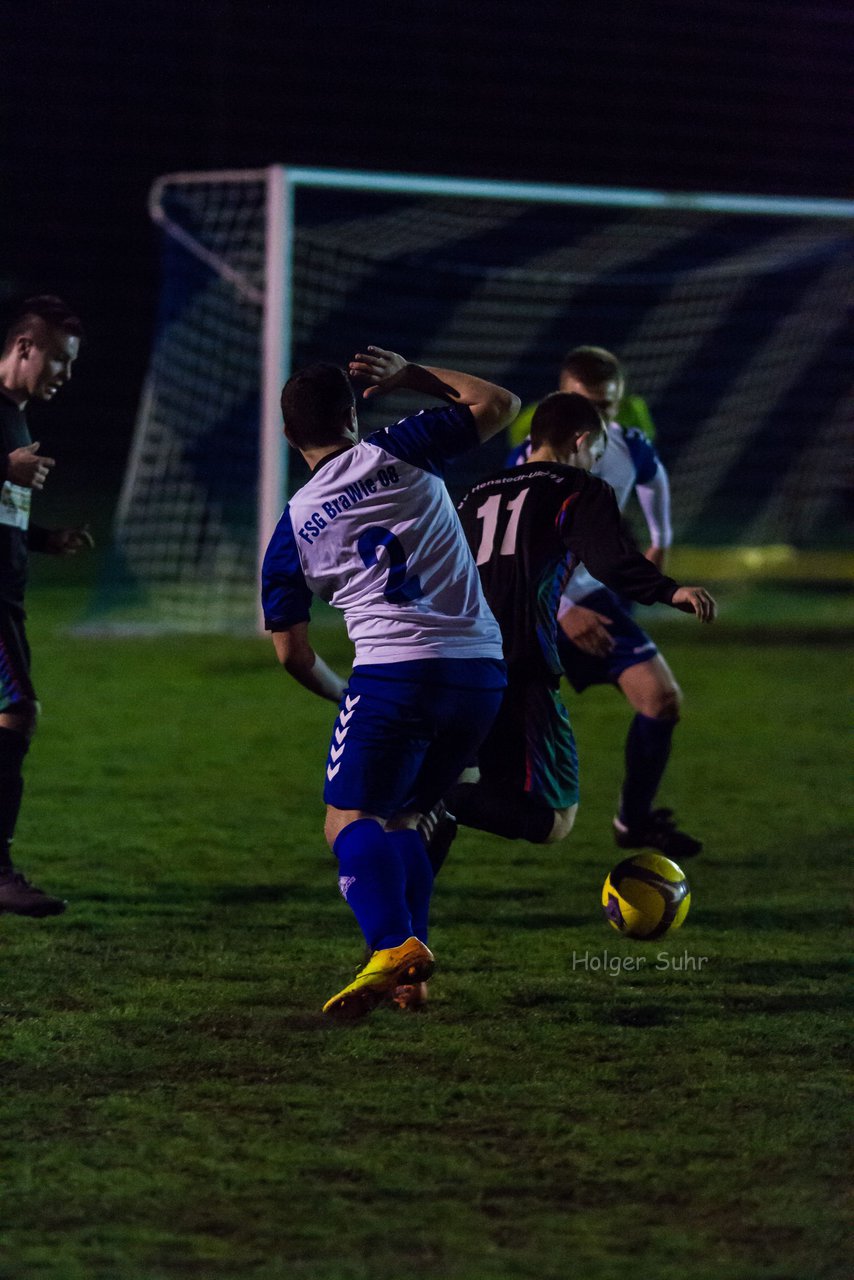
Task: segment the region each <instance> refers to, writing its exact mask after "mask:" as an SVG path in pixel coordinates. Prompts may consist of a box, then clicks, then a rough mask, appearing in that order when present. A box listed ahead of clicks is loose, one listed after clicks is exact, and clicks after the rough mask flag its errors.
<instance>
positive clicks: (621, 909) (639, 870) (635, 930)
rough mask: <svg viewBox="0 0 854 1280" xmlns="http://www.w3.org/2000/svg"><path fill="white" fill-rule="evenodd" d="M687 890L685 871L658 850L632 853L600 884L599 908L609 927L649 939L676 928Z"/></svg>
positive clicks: (684, 913) (684, 912) (685, 910)
mask: <svg viewBox="0 0 854 1280" xmlns="http://www.w3.org/2000/svg"><path fill="white" fill-rule="evenodd" d="M690 905H691V890H690V888H689V887H688V881H687V880H686V879H685V872H684V871H683V870H682V868H681V867H677V865H676V863H675V862H671V861H670V859H669V858H665V857H663V856H662V855H661V854H660V853H636V854H635V856H634V857H633V858H626V859H625V860H624V861H623V862H621V863H619V864H618V865H617V866H616V867H614V870H613V871H612V872H611V874H610V875H609V876H608V878H607V880H606V881H605V883H604V885H603V886H602V909H603V910H604V912H605V916H606V918H607V920H608V923H609V924H610V925H611V927H612V929H616V930H617V932H618V933H622V934H625V936H626V937H627V938H643V939H645V940H646V941H648V942H651V941H652V940H653V939H654V938H660V937H662V936H663V934H665V933H667V932H668V930H670V929H678V928H679V926H680V925H681V924H682V923H683V921H684V919H685V917H686V916H687V914H688V908H689V907H690Z"/></svg>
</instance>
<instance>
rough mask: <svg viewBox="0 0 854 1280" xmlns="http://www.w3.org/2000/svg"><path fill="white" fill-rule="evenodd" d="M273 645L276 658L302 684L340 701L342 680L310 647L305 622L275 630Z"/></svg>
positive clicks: (320, 695)
mask: <svg viewBox="0 0 854 1280" xmlns="http://www.w3.org/2000/svg"><path fill="white" fill-rule="evenodd" d="M273 645H274V647H275V650H276V656H277V657H278V659H279V662H281V664H282V666H283V667H284V668H285V670H286V671H287V672H288V674H289V675H292V676H293V678H294V679H295V680H296V681H298V682H299V683H300V684H301V685H303V687H304V688H306V689H308V690H309V691H310V692H311V693H316V694H317V696H318V697H319V698H328V699H329V701H330V702H336V703H337V702H340V701H341V696H342V694H343V692H344V688H345V685H344V681H343V680H342V679H341V677H340V676H337V675H336V674H335V672H334V671H333V670H332V668H331V667H329V666H327V664H326V663H325V662H324V661H323V659H322V658H321V657H320V655H319V654H318V653H316V652H315V651H314V649H313V648H312V646H311V642H310V641H309V638H308V623H307V622H297V623H296V624H295V625H294V626H292V627H289V628H288V630H287V631H274V632H273Z"/></svg>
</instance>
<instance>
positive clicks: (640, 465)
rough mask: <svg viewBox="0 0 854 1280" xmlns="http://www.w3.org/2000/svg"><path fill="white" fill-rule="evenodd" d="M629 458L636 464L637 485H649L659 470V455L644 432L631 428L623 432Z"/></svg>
mask: <svg viewBox="0 0 854 1280" xmlns="http://www.w3.org/2000/svg"><path fill="white" fill-rule="evenodd" d="M623 435H624V436H625V439H626V446H627V448H628V450H629V456H630V457H631V460H632V462H633V463H634V468H635V484H649V482H650V480H651V479H652V478H653V476H654V475H655V473H656V471H657V470H658V454H657V453H656V452H655V449H654V448H653V447H652V445H651V444H650V442H649V440H647V438H646V436H645V435H644V433H643V432H642V431H638V429H637V428H636V427H630V428H629V429H628V430H627V431H624V432H623Z"/></svg>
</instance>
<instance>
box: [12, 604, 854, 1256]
mask: <svg viewBox="0 0 854 1280" xmlns="http://www.w3.org/2000/svg"><path fill="white" fill-rule="evenodd" d="M78 604H79V597H78V596H76V595H75V593H74V592H62V591H60V590H58V589H57V588H55V587H53V586H43V587H42V588H40V589H36V590H35V591H34V592H33V594H32V600H31V637H32V640H33V645H34V650H35V654H36V662H35V674H36V680H37V684H38V688H39V691H40V693H41V696H42V700H43V704H44V715H43V720H42V725H41V730H40V733H39V736H38V738H37V740H36V743H35V744H34V746H33V749H32V752H31V756H30V759H29V761H28V766H27V796H26V801H25V808H24V811H23V815H22V818H21V822H20V827H19V838H18V842H17V853H18V858H19V861H20V863H21V865H22V866H23V867H25V868H26V870H27V871H28V872H29V873H30V874H31V875H32V876H33V878H34V879H35V880H36V881H37V882H38V883H40V884H42V885H44V886H45V887H47V888H49V889H51V890H55V891H60V892H62V893H64V894H67V895H68V897H69V899H70V900H71V906H70V907H69V910H68V912H67V913H66V915H65V916H63V917H62V918H60V919H57V920H51V921H41V922H37V921H28V920H22V919H17V918H12V917H9V916H5V917H3V918H2V919H0V959H2V972H3V975H4V978H3V983H2V988H0V1019H2V1044H0V1057H2V1062H0V1080H2V1089H0V1157H2V1186H3V1191H2V1197H0V1236H2V1239H3V1246H2V1251H0V1280H13V1278H14V1280H17V1278H18V1277H26V1280H30V1278H31V1277H32V1278H34V1280H36V1278H42V1277H50V1278H51V1280H114V1278H115V1280H166V1278H167V1277H169V1278H171V1277H176V1276H198V1277H212V1278H216V1280H220V1278H225V1277H228V1278H232V1277H233V1278H235V1280H236V1278H237V1277H247V1276H249V1277H296V1278H298V1280H302V1278H305V1280H392V1278H394V1280H397V1277H417V1278H423V1280H426V1278H428V1277H429V1278H430V1280H503V1278H504V1277H507V1278H509V1277H514V1278H516V1277H531V1278H532V1280H533V1278H537V1280H543V1278H551V1277H554V1278H555V1280H558V1278H560V1280H564V1278H565V1277H578V1278H579V1280H611V1278H612V1277H613V1278H614V1280H616V1277H618V1276H619V1277H623V1276H625V1275H637V1276H640V1275H643V1276H646V1277H651V1280H685V1278H686V1277H690V1278H691V1280H772V1278H773V1280H807V1278H809V1280H824V1278H830V1277H842V1276H843V1275H845V1274H847V1271H846V1267H845V1263H844V1260H843V1249H842V1238H843V1218H842V1209H841V1205H840V1195H841V1186H842V1181H843V1172H844V1161H843V1156H842V1151H843V1149H844V1141H843V1127H844V1126H843V1119H842V1117H843V1114H844V1112H843V1106H844V1104H843V1098H844V1093H843V1084H842V1046H843V1021H842V1008H843V993H844V984H845V964H844V955H845V937H844V932H843V909H842V904H841V893H842V888H841V884H840V878H841V877H840V873H841V867H842V865H843V856H844V847H843V834H842V832H843V817H842V814H841V803H840V797H841V796H842V795H843V794H844V789H845V782H844V780H843V778H842V765H841V761H840V758H839V752H838V742H839V740H840V737H841V732H840V731H841V727H842V726H841V720H842V697H841V687H840V686H841V681H842V663H843V649H842V647H841V643H840V642H841V640H842V634H841V633H838V634H837V635H834V634H833V632H832V629H831V631H830V632H827V631H826V630H824V631H822V632H821V633H820V634H818V635H817V636H812V637H811V636H810V635H809V633H806V632H803V633H800V634H799V633H792V634H791V635H787V634H783V633H770V634H769V635H768V636H767V637H766V639H767V640H768V641H769V643H764V644H760V643H757V642H756V640H755V637H754V634H753V631H752V630H751V629H750V626H748V627H747V628H746V629H745V630H743V631H742V630H739V627H738V626H737V625H736V623H737V621H738V619H737V618H736V619H735V620H734V621H733V623H732V625H729V624H727V622H726V621H724V622H723V623H722V624H721V625H720V627H719V628H718V630H717V631H716V632H715V631H713V630H704V631H703V632H702V634H701V631H700V628H699V627H694V626H692V624H691V622H690V621H689V620H687V619H682V618H679V619H675V620H673V621H671V622H669V623H667V624H664V623H661V624H660V625H659V622H658V619H656V626H657V627H658V631H657V634H658V635H659V636H660V637H663V647H664V649H665V652H666V654H667V656H668V658H669V659H670V661H671V665H672V666H673V668H674V670H675V671H676V672H677V674H678V676H679V678H680V680H681V683H682V685H683V687H684V690H685V694H686V709H685V717H684V722H683V724H682V726H681V727H680V730H679V737H678V747H677V749H676V751H675V752H674V756H673V760H672V763H671V768H670V771H669V776H668V780H667V786H666V795H665V796H664V797H663V798H664V799H665V800H667V801H669V802H672V803H674V804H675V806H676V807H677V809H678V810H679V812H680V813H681V814H682V815H683V817H684V819H685V821H686V825H689V826H690V829H692V830H695V829H696V831H697V832H699V833H701V834H702V835H703V836H704V837H705V839H706V841H707V851H706V852H705V853H704V854H703V856H702V857H701V859H699V860H698V861H697V862H695V863H693V864H691V865H690V867H689V874H690V878H691V882H692V887H693V892H694V900H693V905H692V909H691V913H690V915H689V917H688V921H687V923H686V925H685V928H684V929H683V930H682V931H681V933H678V934H676V935H674V936H673V937H671V938H668V939H665V940H663V941H660V942H658V943H653V944H642V943H632V942H627V941H625V940H622V939H620V938H618V937H617V935H616V934H614V933H613V932H612V931H611V930H610V929H609V928H608V927H607V925H606V924H605V923H604V921H603V919H602V918H601V915H600V909H599V893H600V889H601V884H602V881H603V879H604V877H605V874H606V872H607V871H608V869H609V867H610V866H611V865H612V864H613V863H614V862H615V861H616V860H617V855H616V852H615V850H614V848H613V845H612V843H611V838H610V834H609V829H608V828H609V821H610V816H611V813H612V804H613V798H614V795H615V792H616V788H617V785H618V782H619V775H620V751H621V747H622V740H623V735H624V732H625V726H626V723H627V714H626V710H625V707H624V705H623V704H622V702H621V700H620V699H619V698H618V697H617V696H616V695H615V694H613V693H612V692H611V691H610V690H604V689H599V690H592V691H590V692H589V693H587V694H585V695H584V697H583V698H580V699H574V700H573V701H572V702H571V706H572V709H573V714H574V718H575V722H576V730H577V735H578V739H579V744H580V750H581V755H582V769H583V774H582V785H583V807H582V810H581V812H580V814H579V818H578V821H577V824H576V830H575V832H574V833H573V836H572V838H571V841H570V842H569V843H568V844H566V845H565V846H563V847H558V848H537V847H534V846H528V845H524V844H521V843H508V842H503V841H500V840H497V839H494V838H490V837H484V836H479V835H477V834H476V833H472V832H465V833H463V834H462V835H461V836H460V838H459V840H458V842H457V844H456V845H455V847H454V849H453V851H452V855H451V858H450V860H449V862H448V864H447V866H446V869H445V871H444V872H443V875H442V877H441V879H440V881H439V883H438V885H437V890H436V896H435V906H434V932H433V936H432V944H433V946H434V948H435V951H436V953H437V957H438V962H439V967H438V972H437V976H436V977H435V979H434V981H433V983H432V984H431V988H432V1002H431V1005H430V1007H429V1009H428V1010H427V1011H426V1013H424V1014H423V1015H411V1014H410V1015H408V1014H401V1013H398V1012H395V1011H392V1010H381V1011H378V1012H377V1013H376V1014H375V1015H374V1016H373V1017H372V1018H371V1019H369V1020H367V1021H366V1022H364V1023H362V1024H359V1025H357V1026H353V1027H344V1028H341V1027H337V1026H330V1025H327V1024H326V1023H325V1022H324V1021H323V1020H322V1019H321V1017H320V1015H319V1008H320V1006H321V1004H322V1003H323V1001H324V1000H325V999H326V998H327V997H328V996H329V995H330V994H332V993H333V992H334V991H335V990H336V989H337V988H338V986H339V985H340V984H341V983H342V982H343V981H344V980H346V979H347V978H348V977H349V975H350V974H351V973H352V971H353V969H354V967H355V966H356V965H357V964H358V962H359V961H360V958H361V942H360V939H359V937H358V935H357V932H356V928H355V926H354V924H353V922H352V919H351V917H350V915H349V913H348V911H347V909H346V907H345V906H344V904H343V903H342V901H341V900H340V898H339V897H338V895H337V891H336V886H335V878H334V874H333V864H332V861H331V856H330V855H329V853H328V852H327V851H326V850H325V846H324V844H323V840H322V835H321V831H322V818H323V811H322V804H321V800H320V781H321V774H322V769H323V763H324V756H325V750H326V739H327V735H328V732H329V727H330V724H331V719H332V714H333V711H332V708H331V706H330V705H329V704H326V703H322V702H320V701H319V700H315V699H312V698H311V696H310V695H309V694H307V693H305V692H304V691H302V690H300V689H299V688H298V687H297V686H296V685H295V684H293V683H292V682H290V681H289V680H288V678H287V677H286V676H285V675H284V674H283V673H282V672H280V671H279V670H278V668H277V667H276V666H275V664H274V662H273V660H272V652H271V647H270V646H269V643H268V642H266V641H264V640H255V639H246V640H238V639H217V638H202V639H191V638H182V639H175V640H106V639H101V640H95V639H89V638H86V639H84V638H76V637H73V636H68V635H67V634H65V633H64V631H63V629H62V624H63V622H64V621H66V620H67V618H68V617H69V616H70V614H71V613H72V612H73V610H74V608H75V607H77V606H78ZM747 621H748V623H751V618H750V617H748V618H747ZM823 622H827V619H823ZM751 625H752V624H751ZM317 639H318V643H319V647H321V648H322V649H323V650H324V652H325V654H326V656H328V657H329V658H331V659H332V660H333V661H335V662H337V663H338V664H339V665H341V666H343V665H344V664H345V663H346V661H347V655H348V652H349V650H348V647H347V644H346V640H345V638H344V637H343V636H342V634H341V632H340V630H338V629H335V628H330V627H329V626H328V625H322V626H320V627H319V631H318V637H317ZM606 953H607V957H609V958H610V959H611V963H612V964H613V963H614V962H615V960H618V959H621V958H623V957H632V958H643V959H645V961H646V964H645V966H644V967H643V968H641V969H639V970H638V971H636V972H629V971H626V970H625V969H622V970H621V971H620V972H619V973H613V972H609V971H607V969H605V968H604V967H603V968H599V969H598V970H595V969H592V968H589V967H588V968H585V967H584V957H585V956H586V957H587V958H588V961H592V962H593V963H594V964H595V963H596V961H597V960H598V961H599V963H600V964H604V962H605V957H606ZM659 953H662V954H663V955H664V956H665V957H666V962H665V961H661V960H659V959H658V956H659ZM686 956H687V957H688V961H689V963H688V967H685V963H684V962H685V957H686ZM700 958H706V961H705V963H704V964H703V966H702V967H700V968H694V967H691V962H693V963H694V964H697V965H698V964H699V961H700ZM679 961H682V962H683V967H682V968H678V969H677V968H675V967H674V966H675V963H678V962H679ZM665 963H666V967H665Z"/></svg>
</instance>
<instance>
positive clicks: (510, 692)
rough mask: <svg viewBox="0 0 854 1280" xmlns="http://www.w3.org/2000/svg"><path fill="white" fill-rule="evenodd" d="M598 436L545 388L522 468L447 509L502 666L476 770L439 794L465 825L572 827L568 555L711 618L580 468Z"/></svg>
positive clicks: (600, 431) (576, 410)
mask: <svg viewBox="0 0 854 1280" xmlns="http://www.w3.org/2000/svg"><path fill="white" fill-rule="evenodd" d="M605 439H606V435H605V421H604V419H603V417H602V415H601V414H600V412H599V410H598V409H597V407H596V405H595V404H593V403H592V401H591V400H590V399H589V398H588V397H585V396H581V395H579V394H577V393H568V392H554V393H553V394H552V395H550V396H547V397H546V399H545V400H544V401H543V402H542V403H541V404H540V405H539V406H538V408H537V410H536V412H535V414H534V417H533V419H532V421H531V446H532V448H531V454H530V457H529V459H528V461H527V463H524V464H523V465H521V466H516V467H512V468H510V469H508V470H505V471H502V472H499V473H498V474H497V475H495V476H492V477H490V478H489V479H487V480H483V481H481V482H480V483H479V484H476V485H474V487H473V488H472V489H470V490H469V492H468V493H467V494H466V495H465V497H464V498H463V500H462V502H461V503H460V505H459V508H458V510H459V515H460V519H461V521H462V525H463V528H464V530H465V533H466V537H467V539H468V541H469V545H470V546H471V548H472V551H473V553H474V556H475V561H476V563H477V566H478V571H479V573H480V575H481V582H482V584H483V588H484V593H485V595H486V599H487V602H488V604H489V606H490V608H491V609H492V612H493V613H494V614H495V617H496V618H497V619H498V623H499V625H500V627H501V633H502V636H503V639H504V654H505V658H506V660H507V668H508V687H507V694H506V696H505V699H504V702H503V705H502V707H501V710H500V711H499V714H498V716H497V718H496V720H495V722H494V724H493V726H492V728H491V729H490V731H489V733H488V734H487V736H486V739H485V740H484V743H483V746H482V747H481V750H480V752H479V754H478V768H479V777H477V774H474V776H471V774H470V773H469V772H467V773H466V774H464V775H463V778H462V780H461V782H460V783H459V784H458V785H457V786H455V787H453V788H452V789H451V791H450V792H449V793H448V795H447V807H448V809H449V810H450V811H451V812H452V813H453V815H454V816H455V817H456V819H457V820H458V821H459V822H462V823H463V824H464V825H466V826H470V827H477V828H480V829H481V830H483V831H491V832H493V833H494V834H496V835H501V836H505V837H507V838H510V839H525V840H529V841H532V842H533V843H552V842H554V841H557V840H561V839H563V838H564V837H565V836H567V835H568V834H569V832H570V830H571V829H572V825H573V822H574V820H575V814H576V811H577V809H578V759H577V754H576V749H575V742H574V739H573V734H572V729H571V726H570V721H569V716H568V714H567V711H566V708H565V707H564V705H563V702H562V701H561V698H560V694H559V691H558V690H559V683H560V675H561V663H560V659H559V656H558V643H557V640H558V635H557V633H558V627H557V603H558V600H559V598H560V594H561V591H562V590H563V587H564V583H565V581H566V578H567V574H568V573H570V574H571V573H572V571H573V569H574V567H575V566H576V565H577V564H578V563H579V562H583V563H584V564H585V565H587V566H588V568H589V569H590V571H591V572H592V573H595V574H596V575H597V576H598V577H599V578H600V579H601V580H602V581H604V582H606V583H608V585H609V586H610V587H611V588H612V589H613V590H615V591H618V592H620V593H621V594H625V595H627V596H629V597H630V598H631V599H633V600H636V601H638V602H639V603H642V604H654V603H656V602H660V603H663V604H669V605H672V606H673V607H674V608H676V609H680V610H682V611H683V612H686V613H694V614H696V616H697V617H698V618H699V619H700V620H701V621H702V622H711V621H712V620H713V619H714V616H715V603H714V600H713V599H712V598H711V596H710V595H709V594H708V592H707V591H706V590H705V589H704V588H703V587H683V586H679V584H678V583H676V582H674V580H673V579H672V578H668V577H665V576H664V575H663V574H661V573H660V572H659V571H658V569H657V568H656V567H655V565H654V564H652V563H651V562H650V560H648V559H647V558H646V557H644V556H642V555H641V554H640V552H638V551H637V550H635V548H634V547H633V546H632V544H631V542H630V540H629V539H628V538H627V537H626V535H625V533H624V531H623V528H622V522H621V519H620V512H619V508H618V506H617V502H616V498H615V496H614V491H613V489H612V488H611V486H610V485H608V484H606V483H605V482H604V481H603V480H601V479H598V478H596V477H594V476H592V475H590V474H588V473H589V471H590V469H591V468H592V467H593V466H594V465H595V464H596V462H597V461H598V460H599V459H600V458H601V456H602V454H603V452H604V450H605ZM567 553H569V559H568V558H567ZM472 772H474V771H472Z"/></svg>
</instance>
